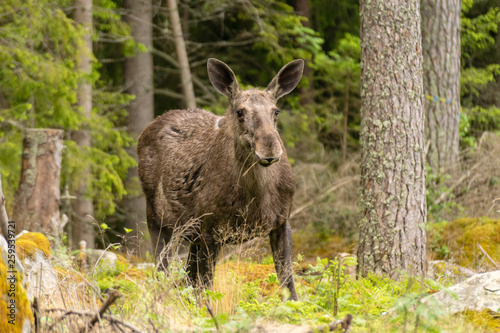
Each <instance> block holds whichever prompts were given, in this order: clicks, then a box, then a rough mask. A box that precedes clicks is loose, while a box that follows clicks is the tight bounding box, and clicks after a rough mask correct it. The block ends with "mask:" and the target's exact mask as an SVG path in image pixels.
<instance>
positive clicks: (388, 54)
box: [358, 0, 426, 278]
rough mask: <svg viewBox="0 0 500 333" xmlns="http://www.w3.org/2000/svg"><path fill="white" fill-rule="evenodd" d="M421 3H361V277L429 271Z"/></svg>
mask: <svg viewBox="0 0 500 333" xmlns="http://www.w3.org/2000/svg"><path fill="white" fill-rule="evenodd" d="M419 4H420V1H419V0H410V1H399V0H372V1H368V0H362V1H361V6H360V15H361V68H362V71H361V112H362V116H363V118H362V124H361V147H362V148H361V149H362V154H361V200H360V222H359V244H358V262H359V266H358V275H362V276H366V275H367V273H368V272H375V273H378V274H383V275H387V276H389V277H393V278H394V277H397V276H398V270H404V271H407V272H409V273H410V274H413V275H423V274H425V272H426V262H425V243H426V239H425V231H424V225H425V223H426V201H425V156H424V151H423V143H424V140H423V138H424V110H423V105H422V103H423V101H422V98H423V88H422V62H421V38H420V6H419Z"/></svg>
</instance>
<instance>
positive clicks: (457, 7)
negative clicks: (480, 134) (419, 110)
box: [421, 0, 461, 174]
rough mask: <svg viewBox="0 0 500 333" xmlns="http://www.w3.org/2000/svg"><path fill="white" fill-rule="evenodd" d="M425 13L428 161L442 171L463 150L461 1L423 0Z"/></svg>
mask: <svg viewBox="0 0 500 333" xmlns="http://www.w3.org/2000/svg"><path fill="white" fill-rule="evenodd" d="M421 13H422V50H423V68H424V93H425V94H426V95H427V99H426V100H425V102H424V105H425V116H426V118H425V125H426V126H425V138H426V145H429V150H428V152H427V161H428V162H429V164H430V166H431V169H432V172H433V173H435V174H441V173H443V172H446V170H449V168H450V166H453V165H454V164H455V163H456V162H457V160H458V154H459V130H458V123H459V120H460V104H459V102H460V13H461V1H460V0H422V8H421ZM434 97H435V98H444V99H446V101H440V100H435V99H434Z"/></svg>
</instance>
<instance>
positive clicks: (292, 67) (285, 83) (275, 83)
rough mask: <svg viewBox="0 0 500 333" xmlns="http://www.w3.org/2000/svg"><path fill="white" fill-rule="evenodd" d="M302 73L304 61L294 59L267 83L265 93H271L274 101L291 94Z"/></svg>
mask: <svg viewBox="0 0 500 333" xmlns="http://www.w3.org/2000/svg"><path fill="white" fill-rule="evenodd" d="M303 71H304V61H303V60H302V59H296V60H294V61H292V62H289V63H288V64H286V65H285V66H283V68H282V69H281V70H280V71H279V72H278V74H276V76H275V77H274V79H273V80H272V81H271V83H269V85H268V86H267V88H266V91H267V92H269V93H271V94H272V95H273V96H274V97H275V98H276V99H278V98H280V97H282V96H284V95H286V94H288V93H289V92H291V91H292V90H293V89H294V88H295V87H296V86H297V84H298V83H299V81H300V79H301V78H302V72H303Z"/></svg>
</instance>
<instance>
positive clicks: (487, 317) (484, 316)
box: [459, 309, 500, 332]
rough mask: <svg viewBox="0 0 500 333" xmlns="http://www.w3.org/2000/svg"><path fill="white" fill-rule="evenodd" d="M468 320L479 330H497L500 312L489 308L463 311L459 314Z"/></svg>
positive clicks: (499, 322) (499, 323)
mask: <svg viewBox="0 0 500 333" xmlns="http://www.w3.org/2000/svg"><path fill="white" fill-rule="evenodd" d="M459 315H460V316H462V317H464V318H465V319H466V320H467V321H469V322H470V323H471V324H472V325H473V326H475V327H477V328H478V329H480V330H481V332H498V331H499V327H500V314H499V313H498V312H493V311H491V310H490V309H484V310H482V311H470V310H467V311H463V312H461V313H460V314H459Z"/></svg>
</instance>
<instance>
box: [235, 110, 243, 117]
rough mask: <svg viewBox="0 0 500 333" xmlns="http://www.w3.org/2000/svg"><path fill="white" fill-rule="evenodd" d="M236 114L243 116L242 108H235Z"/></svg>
mask: <svg viewBox="0 0 500 333" xmlns="http://www.w3.org/2000/svg"><path fill="white" fill-rule="evenodd" d="M236 115H237V116H238V117H241V116H243V110H242V109H238V110H236Z"/></svg>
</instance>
